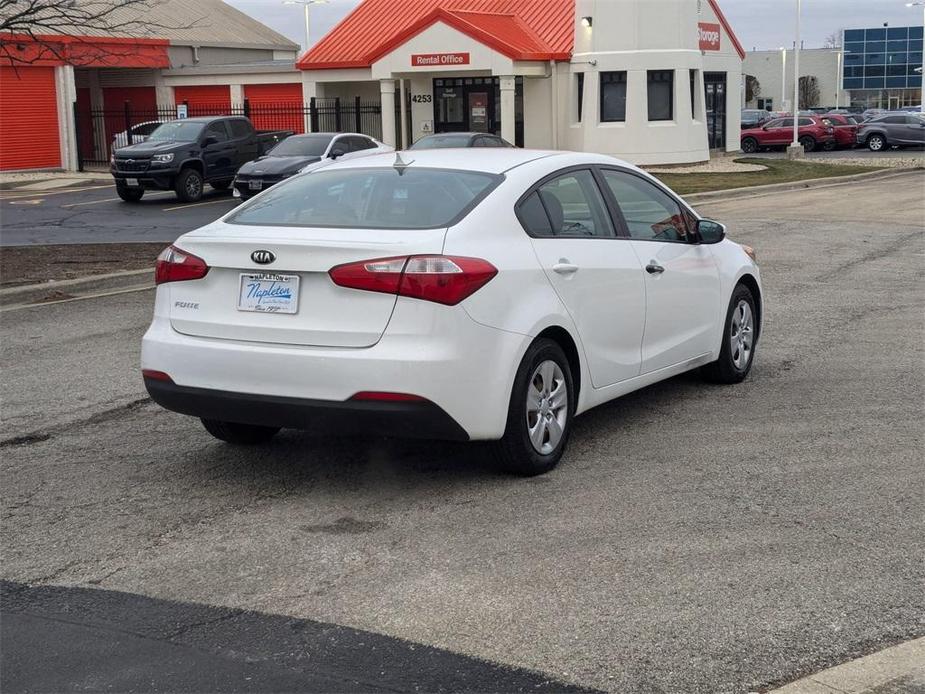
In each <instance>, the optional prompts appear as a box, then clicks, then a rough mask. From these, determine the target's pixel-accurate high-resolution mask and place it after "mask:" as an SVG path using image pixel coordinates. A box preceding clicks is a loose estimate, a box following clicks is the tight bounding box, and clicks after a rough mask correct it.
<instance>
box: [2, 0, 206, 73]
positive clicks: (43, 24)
mask: <svg viewBox="0 0 925 694" xmlns="http://www.w3.org/2000/svg"><path fill="white" fill-rule="evenodd" d="M164 3H165V0H0V64H7V65H12V66H13V67H16V66H17V65H28V64H31V63H35V62H39V61H44V60H55V61H62V62H64V63H67V64H70V65H78V66H79V65H90V64H98V63H99V62H100V61H101V60H105V61H106V62H108V63H110V64H112V65H114V66H115V65H118V59H119V58H120V57H121V56H125V57H130V56H133V55H136V54H137V48H136V47H135V46H133V45H131V44H124V45H119V44H117V43H109V44H105V43H101V42H100V41H99V39H100V38H106V37H133V38H163V36H164V31H165V30H170V29H174V30H175V29H183V28H189V27H191V26H194V25H195V23H194V24H186V25H182V26H179V25H178V26H172V25H170V24H167V23H163V22H159V21H158V20H157V19H153V18H152V10H154V9H155V8H157V7H158V6H160V5H163V4H164ZM56 36H68V37H72V38H71V41H72V42H74V43H77V44H81V46H80V49H81V50H79V51H71V50H68V48H67V46H68V45H69V44H67V43H64V42H62V41H60V40H55V38H54V37H56ZM71 45H72V44H71Z"/></svg>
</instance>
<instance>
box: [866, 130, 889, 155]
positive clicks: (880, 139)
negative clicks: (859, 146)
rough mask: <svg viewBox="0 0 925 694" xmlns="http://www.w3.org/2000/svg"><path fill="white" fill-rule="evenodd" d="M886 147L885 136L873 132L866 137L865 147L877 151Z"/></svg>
mask: <svg viewBox="0 0 925 694" xmlns="http://www.w3.org/2000/svg"><path fill="white" fill-rule="evenodd" d="M885 148H886V138H885V137H884V136H883V135H881V134H879V133H874V134H873V135H871V136H870V137H868V138H867V149H869V150H870V151H871V152H879V151H881V150H883V149H885Z"/></svg>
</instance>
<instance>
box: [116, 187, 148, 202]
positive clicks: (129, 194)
mask: <svg viewBox="0 0 925 694" xmlns="http://www.w3.org/2000/svg"><path fill="white" fill-rule="evenodd" d="M116 194H117V195H118V196H119V197H120V198H122V199H123V200H125V202H138V201H139V200H141V198H142V196H143V195H144V194H145V189H144V188H124V187H122V186H116Z"/></svg>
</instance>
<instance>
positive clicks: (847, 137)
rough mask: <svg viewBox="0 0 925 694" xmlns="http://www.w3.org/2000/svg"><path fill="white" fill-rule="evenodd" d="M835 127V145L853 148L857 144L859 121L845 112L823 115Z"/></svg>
mask: <svg viewBox="0 0 925 694" xmlns="http://www.w3.org/2000/svg"><path fill="white" fill-rule="evenodd" d="M822 119H823V120H827V121H829V122H830V123H831V124H832V127H834V128H835V146H836V147H846V148H848V149H853V148H854V147H855V146H856V145H857V135H858V122H857V120H856V119H855V118H854V116H850V115H846V114H844V113H827V114H825V115H824V116H823V117H822Z"/></svg>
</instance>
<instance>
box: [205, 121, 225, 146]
mask: <svg viewBox="0 0 925 694" xmlns="http://www.w3.org/2000/svg"><path fill="white" fill-rule="evenodd" d="M206 137H214V138H215V139H216V140H218V141H219V142H224V141H225V140H227V139H228V131H227V130H225V123H224V122H222V121H215V122H214V123H209V127H207V128H206Z"/></svg>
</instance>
